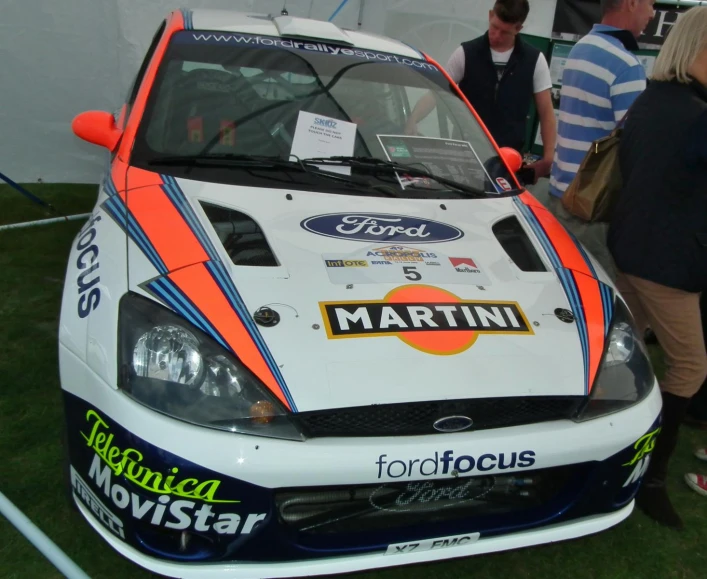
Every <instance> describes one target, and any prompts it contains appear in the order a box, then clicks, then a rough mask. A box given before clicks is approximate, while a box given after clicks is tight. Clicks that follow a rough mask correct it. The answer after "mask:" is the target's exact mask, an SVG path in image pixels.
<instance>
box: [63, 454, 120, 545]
mask: <svg viewBox="0 0 707 579" xmlns="http://www.w3.org/2000/svg"><path fill="white" fill-rule="evenodd" d="M71 487H72V488H73V489H74V495H75V496H76V498H78V499H79V500H80V501H81V502H82V503H83V504H84V505H86V506H87V507H88V509H89V510H90V511H91V512H92V513H93V515H94V516H95V517H96V519H98V521H99V522H100V523H101V524H102V525H103V526H104V527H105V528H106V529H108V530H109V531H110V532H111V533H113V534H114V535H115V536H116V537H120V538H121V539H123V540H125V530H124V529H123V522H122V521H121V520H120V519H119V518H118V517H116V516H115V515H114V514H113V513H112V512H111V511H110V509H108V507H106V506H105V505H104V504H103V503H102V502H101V499H99V498H98V497H97V496H96V495H95V493H94V492H93V491H92V490H91V489H90V487H89V486H88V485H87V484H86V481H84V480H83V479H82V478H81V476H80V475H79V473H78V472H76V469H75V468H74V467H73V466H72V467H71Z"/></svg>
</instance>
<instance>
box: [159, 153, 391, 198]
mask: <svg viewBox="0 0 707 579" xmlns="http://www.w3.org/2000/svg"><path fill="white" fill-rule="evenodd" d="M147 163H148V165H165V166H177V167H197V166H200V167H226V168H228V167H233V168H242V169H246V170H252V169H258V170H261V169H263V170H272V171H283V170H284V171H288V172H297V173H304V174H307V175H316V176H317V177H324V178H326V179H331V180H334V181H339V182H340V183H344V184H346V185H351V186H354V187H357V188H359V189H358V190H359V192H364V193H367V194H369V195H376V194H377V195H383V196H387V197H397V196H398V195H397V194H396V193H394V192H391V191H387V190H385V189H383V188H380V187H375V186H372V185H371V184H370V183H368V182H367V181H364V180H362V179H357V178H355V177H351V176H349V175H342V174H340V173H333V172H331V171H327V170H326V169H320V168H318V167H316V166H312V165H310V164H309V163H304V162H303V161H301V160H300V159H296V160H294V161H290V160H287V159H283V158H282V157H269V156H267V155H233V154H224V155H181V156H180V155H173V156H167V157H157V158H155V159H150V160H149V161H148V162H147ZM361 188H363V189H364V191H361Z"/></svg>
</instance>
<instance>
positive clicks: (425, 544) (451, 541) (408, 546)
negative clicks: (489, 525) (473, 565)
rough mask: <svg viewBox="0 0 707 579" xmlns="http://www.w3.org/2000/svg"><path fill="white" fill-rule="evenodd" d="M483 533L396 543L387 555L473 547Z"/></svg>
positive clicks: (388, 549) (387, 551)
mask: <svg viewBox="0 0 707 579" xmlns="http://www.w3.org/2000/svg"><path fill="white" fill-rule="evenodd" d="M480 536H481V533H468V534H466V535H452V536H451V537H439V538H437V539H423V540H422V541H416V542H409V543H396V544H393V545H388V548H387V549H386V551H385V554H386V555H407V554H409V553H421V552H422V551H433V550H436V549H448V548H449V547H462V546H464V545H471V544H472V543H475V542H476V541H478V540H479V537H480Z"/></svg>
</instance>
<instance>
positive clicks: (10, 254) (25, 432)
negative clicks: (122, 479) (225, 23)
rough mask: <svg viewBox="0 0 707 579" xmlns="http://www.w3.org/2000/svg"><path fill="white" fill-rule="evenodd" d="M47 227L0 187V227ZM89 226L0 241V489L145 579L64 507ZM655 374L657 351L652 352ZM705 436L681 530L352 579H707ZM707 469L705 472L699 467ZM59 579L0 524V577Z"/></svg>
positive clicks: (67, 204) (680, 501) (91, 570)
mask: <svg viewBox="0 0 707 579" xmlns="http://www.w3.org/2000/svg"><path fill="white" fill-rule="evenodd" d="M32 190H33V192H35V193H36V194H37V195H39V196H41V198H42V199H45V200H48V201H50V202H51V203H53V204H54V205H55V206H56V207H57V209H59V210H60V211H62V212H64V213H65V214H75V213H85V212H88V211H90V210H91V208H92V206H93V203H94V200H95V194H96V193H95V191H96V189H95V187H94V186H82V185H78V186H73V185H60V186H52V185H42V186H34V187H33V188H32ZM44 217H46V215H45V214H44V212H43V210H38V209H37V208H36V207H35V206H33V205H32V204H31V202H29V201H27V200H25V199H24V198H22V197H21V196H20V195H19V194H17V193H15V192H14V191H12V190H10V189H9V188H7V187H2V186H0V223H15V222H18V221H30V220H33V219H42V218H44ZM82 223H83V221H74V222H68V223H58V224H53V225H47V226H41V227H32V228H27V229H16V230H8V231H0V296H2V297H1V298H0V491H2V492H3V493H4V494H5V495H6V496H7V497H8V498H9V499H10V500H11V501H12V502H14V503H15V505H17V506H18V507H19V508H20V509H22V511H23V512H24V513H25V514H26V515H27V516H28V517H29V518H30V519H31V520H32V521H33V522H34V523H35V524H37V525H38V526H39V527H40V528H41V529H42V530H43V531H44V532H45V533H47V534H48V535H49V537H50V538H51V539H52V540H53V541H55V542H56V543H57V544H58V545H59V547H60V548H61V549H62V550H63V551H64V552H65V553H67V554H68V555H69V556H70V557H71V558H72V559H74V561H76V563H77V564H78V565H79V566H80V567H81V568H82V569H83V570H84V571H85V572H86V573H88V575H89V576H91V577H101V578H118V577H131V578H133V577H134V578H137V579H141V578H146V577H151V575H150V574H148V573H146V572H144V571H143V570H142V569H140V568H138V567H136V566H134V565H132V564H131V563H129V562H128V561H127V560H125V559H123V558H121V557H120V556H118V555H117V554H116V553H115V552H114V551H113V550H112V549H111V548H110V547H108V546H107V545H106V544H105V543H104V542H103V541H102V540H101V539H100V538H99V537H98V536H97V535H96V534H95V533H94V532H93V531H92V530H91V529H90V527H89V525H88V524H87V523H86V522H85V521H84V520H83V519H82V518H81V517H80V516H79V515H78V514H76V513H75V512H73V511H72V510H70V509H69V507H68V506H67V502H66V500H65V498H64V493H63V487H62V481H61V442H60V439H61V422H62V406H61V398H60V395H59V379H58V368H57V332H58V326H57V322H58V314H59V304H60V298H61V292H62V283H63V277H64V270H65V265H66V259H67V256H68V252H69V247H70V245H71V242H72V240H73V237H74V235H75V234H76V232H77V231H78V229H79V228H80V227H81V225H82ZM653 354H654V360H655V363H656V367H657V368H658V371H659V372H660V352H659V351H658V350H657V349H654V351H653ZM697 445H707V433H700V432H696V431H693V430H689V429H686V428H684V429H683V431H682V433H681V438H680V443H679V446H678V449H677V452H676V457H675V460H674V461H673V464H672V465H671V476H670V492H671V494H672V496H673V497H674V499H675V503H676V505H677V508H678V509H679V510H680V512H681V513H682V514H683V516H684V518H685V522H686V530H685V531H683V532H682V533H675V532H671V531H667V530H664V529H662V528H660V527H658V526H657V525H655V524H654V523H653V522H652V521H650V520H649V519H647V518H646V517H645V516H644V515H643V514H642V513H639V512H634V514H633V515H631V517H630V518H629V519H628V520H627V521H625V522H624V523H622V524H620V525H619V526H617V527H615V528H613V529H610V530H608V531H606V532H604V533H601V534H598V535H594V536H590V537H585V538H582V539H577V540H574V541H569V542H563V543H556V544H552V545H546V546H542V547H536V548H532V549H524V550H520V551H512V552H506V553H499V554H494V555H487V556H480V557H475V558H467V559H460V560H455V561H449V562H441V563H435V564H426V565H418V566H414V567H400V568H397V569H390V570H386V571H379V572H371V573H362V574H356V575H353V576H352V577H355V578H356V579H422V578H425V579H458V578H465V577H473V578H474V579H499V578H504V579H505V578H506V577H513V578H514V579H526V578H527V579H547V578H548V577H557V578H565V577H571V578H572V579H600V578H602V579H603V578H606V579H609V578H611V579H643V578H645V579H664V578H674V579H698V578H704V577H706V576H707V550H705V549H704V544H705V538H706V537H707V500H706V499H704V498H702V497H700V496H698V495H696V494H695V493H693V492H692V491H691V490H689V489H688V488H687V487H686V486H685V484H684V483H683V482H682V473H683V472H685V471H694V470H695V469H698V468H699V467H700V464H699V463H698V461H697V460H696V459H694V458H692V449H693V447H694V446H697ZM703 466H704V467H705V468H704V470H707V465H704V464H703ZM60 577H61V574H60V573H59V572H58V571H56V570H55V569H54V568H53V567H52V566H51V564H50V563H48V562H47V561H46V559H44V557H43V556H42V555H41V554H40V553H39V552H38V551H37V550H36V549H35V548H34V547H33V546H32V545H31V544H30V543H29V542H28V541H27V540H26V539H25V538H24V537H23V536H22V535H20V534H19V533H18V532H17V531H16V530H15V529H14V527H13V526H12V525H11V524H10V523H8V522H7V521H6V520H5V519H4V518H3V517H2V516H0V578H2V579H20V578H22V579H25V578H42V579H44V578H46V579H54V578H60Z"/></svg>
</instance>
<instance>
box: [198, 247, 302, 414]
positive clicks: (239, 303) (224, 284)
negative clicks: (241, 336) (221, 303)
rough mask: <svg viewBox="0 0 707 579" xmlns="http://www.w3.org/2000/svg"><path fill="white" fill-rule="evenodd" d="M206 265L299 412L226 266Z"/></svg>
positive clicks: (290, 403)
mask: <svg viewBox="0 0 707 579" xmlns="http://www.w3.org/2000/svg"><path fill="white" fill-rule="evenodd" d="M205 265H206V269H207V270H208V271H209V273H210V274H211V276H212V277H213V279H214V281H215V282H216V284H217V285H218V286H219V288H220V289H221V291H222V292H223V293H224V295H225V296H226V299H228V302H229V303H230V304H231V307H232V308H233V309H234V310H235V312H236V314H238V317H239V318H240V319H241V322H243V325H244V326H245V328H246V330H247V331H248V333H249V334H250V335H251V337H252V338H253V341H254V342H255V345H256V347H257V348H258V350H259V351H260V354H261V356H262V357H263V359H264V360H265V362H266V363H267V365H268V367H269V368H270V371H271V372H272V374H273V376H274V377H275V380H276V381H277V383H278V386H280V389H281V390H282V393H283V394H284V396H285V398H286V399H287V402H288V403H289V405H290V408H291V409H292V412H297V406H296V404H295V401H294V399H293V398H292V395H291V394H290V391H289V389H288V388H287V385H286V384H285V379H284V378H283V376H282V374H281V373H280V368H278V366H277V364H276V363H275V359H274V358H273V356H272V354H271V353H270V350H269V348H268V347H267V344H266V343H265V340H264V339H263V337H262V335H261V334H260V332H259V331H258V328H257V327H256V326H255V322H253V318H252V317H251V315H250V314H249V312H248V309H247V307H246V305H245V302H244V301H243V298H242V297H241V296H240V294H239V293H238V290H237V289H236V286H235V285H234V283H233V280H232V279H231V278H230V276H229V275H228V273H227V271H226V269H225V267H224V265H223V264H222V263H221V262H220V261H210V262H207V263H205Z"/></svg>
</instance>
